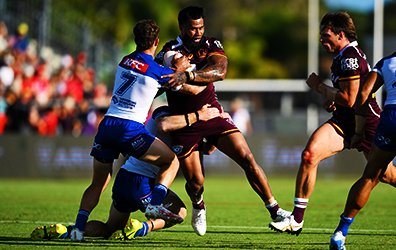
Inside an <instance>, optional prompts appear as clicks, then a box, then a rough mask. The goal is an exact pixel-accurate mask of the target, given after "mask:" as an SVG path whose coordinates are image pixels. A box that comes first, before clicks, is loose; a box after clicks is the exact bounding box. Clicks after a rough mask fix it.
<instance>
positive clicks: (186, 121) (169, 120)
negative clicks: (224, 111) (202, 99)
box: [155, 104, 220, 132]
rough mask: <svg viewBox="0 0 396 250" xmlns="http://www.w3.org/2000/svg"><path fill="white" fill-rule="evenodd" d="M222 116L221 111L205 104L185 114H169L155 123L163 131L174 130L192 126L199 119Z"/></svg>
mask: <svg viewBox="0 0 396 250" xmlns="http://www.w3.org/2000/svg"><path fill="white" fill-rule="evenodd" d="M217 116H220V111H219V110H218V109H217V108H215V107H213V108H212V107H210V105H209V104H206V105H204V106H203V107H202V108H201V109H200V110H198V111H196V112H192V113H188V114H184V115H169V116H162V117H158V118H157V119H155V124H156V125H157V127H158V129H159V130H161V131H162V132H169V131H174V130H177V129H181V128H184V127H186V126H187V127H188V126H191V125H192V124H194V123H196V122H197V121H208V120H210V119H212V118H215V117H217Z"/></svg>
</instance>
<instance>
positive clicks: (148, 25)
mask: <svg viewBox="0 0 396 250" xmlns="http://www.w3.org/2000/svg"><path fill="white" fill-rule="evenodd" d="M159 31H160V28H159V26H158V25H157V24H156V23H155V21H154V20H151V19H145V20H140V21H138V22H137V23H136V25H135V27H134V28H133V35H134V36H135V43H136V49H137V50H139V51H143V50H146V49H149V48H150V47H151V46H153V43H154V41H155V39H156V38H157V37H158V34H159Z"/></svg>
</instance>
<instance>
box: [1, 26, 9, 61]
mask: <svg viewBox="0 0 396 250" xmlns="http://www.w3.org/2000/svg"><path fill="white" fill-rule="evenodd" d="M8 39H9V38H8V28H7V25H6V23H5V22H3V21H1V22H0V54H1V53H3V52H4V51H5V50H6V49H7V48H8Z"/></svg>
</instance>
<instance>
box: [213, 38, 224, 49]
mask: <svg viewBox="0 0 396 250" xmlns="http://www.w3.org/2000/svg"><path fill="white" fill-rule="evenodd" d="M214 44H215V45H216V46H217V48H220V49H222V50H224V48H223V45H222V44H221V42H220V41H219V40H215V41H214Z"/></svg>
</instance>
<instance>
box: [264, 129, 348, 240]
mask: <svg viewBox="0 0 396 250" xmlns="http://www.w3.org/2000/svg"><path fill="white" fill-rule="evenodd" d="M343 149H344V138H343V137H342V136H340V135H339V134H338V133H337V132H336V131H335V129H334V128H333V127H332V126H331V125H330V124H329V123H325V124H323V125H322V126H320V127H319V128H318V129H317V130H316V131H315V132H314V133H313V134H312V135H311V137H310V138H309V140H308V142H307V145H306V147H305V149H304V151H303V152H302V155H301V163H300V167H299V170H298V173H297V177H296V189H295V197H294V209H293V212H292V216H290V217H289V218H286V219H285V220H284V221H280V222H271V223H270V228H271V229H274V230H276V231H279V232H288V233H291V234H296V235H298V234H300V232H301V230H302V226H303V222H304V213H305V209H306V208H307V205H308V201H309V197H310V196H311V194H312V193H313V191H314V188H315V183H316V176H317V170H318V166H319V163H320V162H321V161H322V160H324V159H326V158H328V157H330V156H332V155H335V154H337V153H338V152H341V151H342V150H343Z"/></svg>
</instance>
